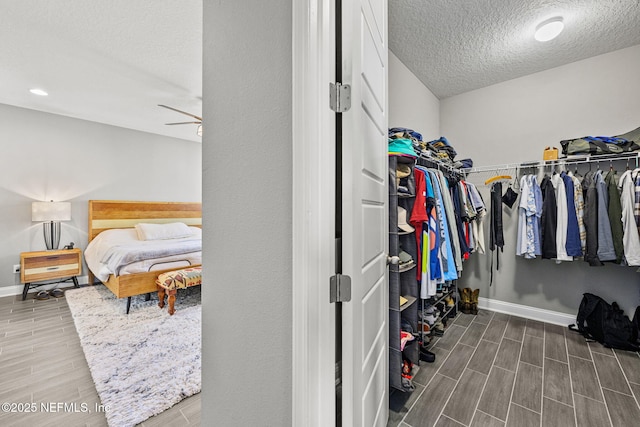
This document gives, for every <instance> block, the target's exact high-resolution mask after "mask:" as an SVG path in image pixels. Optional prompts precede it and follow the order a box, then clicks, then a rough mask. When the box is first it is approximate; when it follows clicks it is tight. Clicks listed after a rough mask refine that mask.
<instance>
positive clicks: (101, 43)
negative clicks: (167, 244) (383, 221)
mask: <svg viewBox="0 0 640 427" xmlns="http://www.w3.org/2000/svg"><path fill="white" fill-rule="evenodd" d="M203 1H207V0H0V17H1V22H2V25H0V103H3V104H9V105H15V106H19V107H24V108H30V109H35V110H41V111H46V112H50V113H55V114H61V115H65V116H70V117H76V118H80V119H85V120H91V121H96V122H101V123H106V124H111V125H115V126H121V127H126V128H131V129H137V130H141V131H145V132H151V133H156V134H161V135H167V136H172V137H176V138H181V139H188V140H192V141H200V138H199V137H198V136H197V135H196V126H195V125H182V126H165V125H164V123H167V122H180V121H189V118H188V117H186V116H183V115H181V114H179V113H176V112H172V111H169V110H165V109H162V108H159V107H157V104H166V105H170V106H173V107H175V108H178V109H180V110H183V111H188V112H190V113H193V114H196V115H198V116H201V113H202V2H203ZM295 1H298V0H295ZM557 14H562V15H563V16H564V18H565V23H566V29H565V31H564V32H563V33H562V34H561V35H560V37H559V38H558V39H556V40H553V41H551V42H548V43H538V42H536V41H534V40H533V39H532V37H531V34H532V32H533V29H534V27H535V25H536V24H537V23H538V22H540V21H541V20H543V19H545V18H548V17H551V16H555V15H557ZM638 23H640V0H558V1H551V0H448V1H446V0H389V45H390V48H391V50H392V51H393V53H394V54H395V55H396V56H397V57H398V58H399V59H400V60H401V61H402V62H403V63H404V64H405V65H406V66H407V67H408V68H409V69H411V70H412V71H413V73H414V74H415V75H416V76H418V78H419V79H420V80H421V81H422V82H423V83H424V84H425V85H426V86H427V87H428V88H429V89H431V91H432V92H433V93H434V94H435V95H436V96H438V97H439V98H446V97H449V96H452V95H455V94H459V93H463V92H467V91H470V90H473V89H477V88H480V87H484V86H488V85H491V84H495V83H498V82H501V81H505V80H509V79H513V78H516V77H520V76H523V75H526V74H530V73H534V72H537V71H541V70H544V69H548V68H552V67H557V66H559V65H562V64H566V63H569V62H573V61H577V60H580V59H584V58H587V57H591V56H595V55H599V54H602V53H606V52H609V51H613V50H617V49H622V48H625V47H628V46H632V45H636V44H640V24H638ZM32 87H41V88H42V89H45V90H47V91H48V92H49V94H50V96H48V97H46V98H42V97H37V96H34V95H31V94H30V93H29V92H28V90H29V89H30V88H32ZM205 132H206V124H205Z"/></svg>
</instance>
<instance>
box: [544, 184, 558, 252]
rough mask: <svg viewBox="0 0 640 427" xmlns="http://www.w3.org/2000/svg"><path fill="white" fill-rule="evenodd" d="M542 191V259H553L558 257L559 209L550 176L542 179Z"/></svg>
mask: <svg viewBox="0 0 640 427" xmlns="http://www.w3.org/2000/svg"><path fill="white" fill-rule="evenodd" d="M540 190H541V192H542V215H541V216H540V237H541V244H540V246H541V252H542V258H546V259H553V258H557V256H558V253H557V251H556V227H557V217H558V208H557V206H556V192H555V190H554V189H553V184H552V183H551V178H550V177H549V176H548V175H547V176H545V177H544V178H543V179H542V182H541V183H540Z"/></svg>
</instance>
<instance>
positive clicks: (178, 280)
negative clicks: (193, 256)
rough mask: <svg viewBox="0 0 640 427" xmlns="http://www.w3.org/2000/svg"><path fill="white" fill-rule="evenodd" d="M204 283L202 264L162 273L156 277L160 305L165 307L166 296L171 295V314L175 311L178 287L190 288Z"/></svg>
mask: <svg viewBox="0 0 640 427" xmlns="http://www.w3.org/2000/svg"><path fill="white" fill-rule="evenodd" d="M200 284H202V266H198V267H189V268H182V269H180V270H175V271H167V272H166V273H162V274H160V275H159V276H158V278H157V279H156V285H157V286H158V301H159V302H158V306H159V307H160V308H164V296H165V294H166V295H168V296H169V297H168V298H167V299H168V302H169V308H168V311H169V314H170V315H173V313H175V311H176V310H175V308H174V305H175V302H176V292H177V291H178V289H184V288H189V287H191V286H197V285H200Z"/></svg>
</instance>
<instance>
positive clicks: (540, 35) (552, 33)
mask: <svg viewBox="0 0 640 427" xmlns="http://www.w3.org/2000/svg"><path fill="white" fill-rule="evenodd" d="M563 29H564V23H563V22H562V17H560V16H556V17H554V18H550V19H547V20H546V21H543V22H541V23H540V24H538V26H537V27H536V33H535V34H534V36H533V37H534V38H535V39H536V40H538V41H539V42H546V41H549V40H551V39H555V38H556V37H558V34H560V33H561V32H562V30H563Z"/></svg>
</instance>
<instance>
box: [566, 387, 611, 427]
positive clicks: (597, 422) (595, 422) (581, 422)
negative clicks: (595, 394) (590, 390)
mask: <svg viewBox="0 0 640 427" xmlns="http://www.w3.org/2000/svg"><path fill="white" fill-rule="evenodd" d="M573 399H574V401H575V404H576V410H575V414H576V423H577V425H578V426H580V427H603V426H610V425H611V421H609V414H608V413H607V408H606V406H605V405H604V403H601V402H597V401H595V400H593V399H589V398H587V397H584V396H580V395H578V394H574V395H573Z"/></svg>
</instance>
